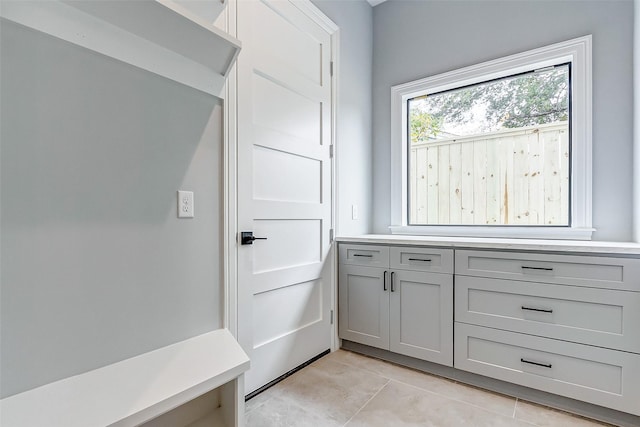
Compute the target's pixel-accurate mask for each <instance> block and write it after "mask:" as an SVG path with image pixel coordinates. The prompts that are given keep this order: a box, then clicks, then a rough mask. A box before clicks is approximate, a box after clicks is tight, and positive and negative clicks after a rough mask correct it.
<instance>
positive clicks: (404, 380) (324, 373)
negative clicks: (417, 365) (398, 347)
mask: <svg viewBox="0 0 640 427" xmlns="http://www.w3.org/2000/svg"><path fill="white" fill-rule="evenodd" d="M246 425H247V427H276V426H277V427H285V426H286V427H289V426H290V427H325V426H326V427H333V426H349V427H356V426H367V427H376V426H384V427H400V426H429V427H450V426H455V427H458V426H470V427H483V426H487V427H488V426H491V427H503V426H522V427H525V426H528V427H531V426H545V427H552V426H558V427H595V426H604V425H608V424H601V423H598V422H595V421H592V420H588V419H585V418H581V417H577V416H573V415H570V414H567V413H564V412H560V411H556V410H553V409H549V408H546V407H543V406H539V405H534V404H531V403H527V402H525V401H522V400H519V399H516V398H513V397H508V396H503V395H500V394H496V393H492V392H488V391H485V390H481V389H478V388H475V387H470V386H467V385H464V384H460V383H457V382H455V381H450V380H447V379H444V378H440V377H437V376H433V375H429V374H425V373H422V372H419V371H415V370H412V369H409V368H404V367H401V366H398V365H394V364H392V363H388V362H384V361H382V360H378V359H374V358H370V357H366V356H362V355H359V354H356V353H352V352H349V351H345V350H338V351H336V352H334V353H331V354H329V355H327V356H325V357H323V358H321V359H319V360H317V361H316V362H314V363H313V364H311V365H309V366H308V367H306V368H304V369H302V370H300V371H299V372H297V373H295V374H294V375H292V376H290V377H288V378H287V379H285V380H284V381H282V382H280V383H278V384H277V385H275V386H273V387H271V388H270V389H268V390H266V391H264V392H263V393H261V394H259V395H257V396H256V397H254V398H253V399H251V400H249V401H248V402H247V404H246Z"/></svg>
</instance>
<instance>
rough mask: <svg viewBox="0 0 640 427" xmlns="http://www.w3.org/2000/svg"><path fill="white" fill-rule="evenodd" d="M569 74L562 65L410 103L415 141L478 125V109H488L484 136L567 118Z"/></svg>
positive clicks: (480, 130) (481, 122)
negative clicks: (451, 128)
mask: <svg viewBox="0 0 640 427" xmlns="http://www.w3.org/2000/svg"><path fill="white" fill-rule="evenodd" d="M568 73H569V69H568V67H567V66H561V67H556V68H553V69H550V70H545V71H542V72H531V73H527V74H522V75H519V76H515V77H510V78H504V79H500V80H496V81H493V82H489V83H481V84H478V85H473V86H468V87H464V88H460V89H456V90H452V91H448V92H442V93H438V94H434V95H429V96H426V97H422V98H415V99H414V100H412V102H411V104H410V105H411V108H410V121H411V140H412V142H417V141H424V140H428V139H434V138H436V137H437V136H438V134H440V133H441V132H443V131H444V130H445V129H446V127H447V124H455V125H458V126H459V125H464V124H468V123H471V122H473V123H474V124H476V122H478V118H477V117H475V115H474V114H475V112H474V110H484V117H483V118H482V120H481V121H480V123H477V126H478V127H479V128H478V132H487V131H493V130H498V129H501V128H519V127H524V126H533V125H539V124H545V123H553V122H557V121H564V120H567V119H568V113H569V108H568V106H569V96H568V93H569V91H568V88H569V82H568ZM478 106H480V107H481V108H479V109H478V108H477V107H478ZM414 120H415V124H414ZM414 136H415V137H414Z"/></svg>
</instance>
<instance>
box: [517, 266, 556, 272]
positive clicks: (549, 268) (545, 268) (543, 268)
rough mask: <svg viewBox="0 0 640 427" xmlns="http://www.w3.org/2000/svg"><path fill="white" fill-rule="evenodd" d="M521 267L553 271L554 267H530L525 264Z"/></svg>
mask: <svg viewBox="0 0 640 427" xmlns="http://www.w3.org/2000/svg"><path fill="white" fill-rule="evenodd" d="M521 268H522V269H523V270H538V271H553V268H551V267H529V266H526V265H523V266H522V267H521Z"/></svg>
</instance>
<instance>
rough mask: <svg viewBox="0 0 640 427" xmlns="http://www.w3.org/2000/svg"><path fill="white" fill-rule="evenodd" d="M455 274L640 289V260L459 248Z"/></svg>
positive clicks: (595, 286)
mask: <svg viewBox="0 0 640 427" xmlns="http://www.w3.org/2000/svg"><path fill="white" fill-rule="evenodd" d="M455 262H456V274H462V275H466V276H479V277H495V278H499V279H514V280H524V281H531V282H544V283H558V284H567V285H576V286H587V287H594V288H605V289H623V290H630V291H636V292H638V291H640V260H639V259H629V258H610V257H595V256H578V255H548V254H539V253H526V252H513V253H511V252H492V251H468V250H457V251H456V261H455Z"/></svg>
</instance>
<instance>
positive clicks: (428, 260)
mask: <svg viewBox="0 0 640 427" xmlns="http://www.w3.org/2000/svg"><path fill="white" fill-rule="evenodd" d="M409 261H422V262H431V258H426V259H422V258H409Z"/></svg>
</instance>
